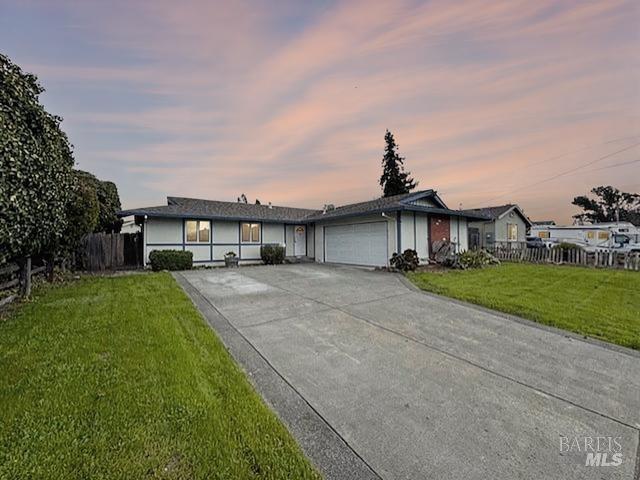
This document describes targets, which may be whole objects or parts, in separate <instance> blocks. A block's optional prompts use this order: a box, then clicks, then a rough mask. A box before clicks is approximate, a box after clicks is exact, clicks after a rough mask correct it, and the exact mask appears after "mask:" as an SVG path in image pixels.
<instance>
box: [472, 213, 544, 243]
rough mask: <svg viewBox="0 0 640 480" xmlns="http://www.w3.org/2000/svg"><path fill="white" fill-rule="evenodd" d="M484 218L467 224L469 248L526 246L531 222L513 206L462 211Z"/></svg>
mask: <svg viewBox="0 0 640 480" xmlns="http://www.w3.org/2000/svg"><path fill="white" fill-rule="evenodd" d="M463 211H464V212H465V214H468V215H477V216H480V217H484V218H485V219H484V220H474V221H470V222H469V248H472V249H474V248H489V249H490V248H493V247H494V246H496V245H502V246H512V247H522V246H524V245H525V244H526V240H527V231H529V229H530V228H531V225H532V223H531V220H529V218H528V217H527V216H526V215H525V214H524V212H523V211H522V209H521V208H520V207H519V206H518V205H515V204H508V205H499V206H497V207H484V208H474V209H470V210H463Z"/></svg>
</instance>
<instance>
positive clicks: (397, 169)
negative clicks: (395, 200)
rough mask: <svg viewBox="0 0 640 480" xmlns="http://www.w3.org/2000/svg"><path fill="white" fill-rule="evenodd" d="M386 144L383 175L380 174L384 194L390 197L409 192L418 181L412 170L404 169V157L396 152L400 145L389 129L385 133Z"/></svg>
mask: <svg viewBox="0 0 640 480" xmlns="http://www.w3.org/2000/svg"><path fill="white" fill-rule="evenodd" d="M384 141H385V142H386V146H385V148H384V157H383V158H382V175H381V176H380V186H381V187H382V191H383V192H384V193H383V196H384V197H390V196H392V195H399V194H401V193H409V192H410V191H411V190H413V189H414V188H416V186H417V185H418V182H416V181H414V179H413V178H411V172H406V171H405V170H404V158H402V157H401V156H400V155H398V153H397V152H396V149H397V148H398V145H396V141H395V139H394V138H393V134H392V133H391V132H390V131H389V130H387V133H385V135H384Z"/></svg>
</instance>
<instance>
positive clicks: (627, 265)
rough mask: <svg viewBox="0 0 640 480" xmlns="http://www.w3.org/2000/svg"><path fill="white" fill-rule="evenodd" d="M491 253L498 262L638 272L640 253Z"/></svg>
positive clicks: (541, 250) (504, 250)
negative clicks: (550, 264) (548, 264)
mask: <svg viewBox="0 0 640 480" xmlns="http://www.w3.org/2000/svg"><path fill="white" fill-rule="evenodd" d="M491 253H493V254H494V255H495V256H496V258H498V260H502V261H505V262H529V263H552V264H556V265H563V264H566V265H579V266H583V267H598V268H619V269H624V270H635V271H640V252H627V253H620V252H613V251H608V252H586V251H584V250H580V249H560V248H550V249H549V248H520V249H515V248H501V247H498V248H495V249H493V250H492V251H491Z"/></svg>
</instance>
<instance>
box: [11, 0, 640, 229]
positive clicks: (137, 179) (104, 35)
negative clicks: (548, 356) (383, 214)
mask: <svg viewBox="0 0 640 480" xmlns="http://www.w3.org/2000/svg"><path fill="white" fill-rule="evenodd" d="M639 26H640V2H638V1H637V0H629V1H619V0H607V1H603V0H600V1H545V0H536V1H531V0H526V1H517V0H507V1H464V2H462V1H429V2H413V1H378V0H369V1H363V2H359V1H348V2H332V1H319V2H300V1H292V2H289V1H271V2H267V1H259V2H242V1H239V2H235V1H233V2H214V1H204V0H203V1H181V2H176V1H131V0H130V1H108V2H107V1H100V2H91V1H31V0H3V1H2V2H1V3H0V51H2V53H4V54H6V55H8V56H9V57H10V58H11V59H12V60H13V61H14V62H16V63H18V64H19V65H21V66H22V67H23V68H24V69H25V70H27V71H30V72H32V73H35V74H36V75H37V76H38V77H39V78H40V81H41V83H42V84H43V86H44V87H45V88H46V90H47V92H46V93H45V94H44V95H43V101H44V102H45V104H46V105H47V108H48V109H49V110H50V111H51V112H52V113H55V114H58V115H61V116H62V117H64V122H63V128H64V129H65V131H66V132H67V133H68V134H69V137H70V139H71V141H72V143H73V144H74V145H75V158H76V161H77V164H78V168H81V169H84V170H89V171H91V172H93V173H95V174H97V175H98V176H99V177H101V178H103V179H109V180H112V181H114V182H116V184H117V185H118V187H119V189H120V195H121V198H122V203H123V207H126V208H133V207H142V206H149V205H157V204H163V203H165V197H166V196H167V195H177V196H191V197H200V198H210V199H218V200H231V201H233V200H235V199H236V197H237V196H239V195H240V194H241V193H245V194H246V195H247V197H249V201H253V200H254V199H255V198H256V197H257V198H259V199H260V200H261V201H262V202H263V203H265V202H268V201H271V202H273V203H274V204H284V205H291V206H300V207H310V208H321V207H322V205H323V204H325V203H334V204H342V203H347V202H352V201H362V200H368V199H371V198H374V197H376V196H379V195H380V193H381V190H380V187H379V185H378V178H379V176H380V160H381V158H382V153H383V147H384V141H383V137H384V133H385V129H389V130H391V131H392V132H393V134H394V135H395V137H396V141H397V142H398V144H399V146H400V154H401V155H402V156H404V157H406V161H405V164H406V167H407V169H409V170H410V171H411V172H412V174H413V176H414V177H415V178H416V179H418V180H419V181H420V186H419V188H434V189H436V190H438V192H439V194H440V195H441V196H442V197H443V198H444V200H445V201H446V202H447V203H448V204H449V207H451V208H458V207H459V205H460V204H462V206H463V208H473V207H478V206H487V205H499V204H504V203H518V204H520V205H521V206H522V207H523V208H524V210H525V212H526V213H527V214H528V215H529V216H530V217H531V218H532V219H534V220H536V219H538V220H541V219H548V218H552V219H555V220H556V221H559V222H569V221H570V217H571V215H572V214H574V213H576V209H575V208H574V207H572V206H571V200H572V199H573V197H574V196H576V195H581V194H585V193H587V192H588V191H589V190H590V189H591V188H592V187H593V186H596V185H603V184H604V185H613V186H616V187H618V188H620V189H623V190H626V191H635V192H638V191H640V163H639V161H640V27H639Z"/></svg>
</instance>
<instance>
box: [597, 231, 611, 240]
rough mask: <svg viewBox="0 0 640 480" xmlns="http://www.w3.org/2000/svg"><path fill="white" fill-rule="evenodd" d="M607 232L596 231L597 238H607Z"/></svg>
mask: <svg viewBox="0 0 640 480" xmlns="http://www.w3.org/2000/svg"><path fill="white" fill-rule="evenodd" d="M608 239H609V232H598V240H608Z"/></svg>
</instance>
